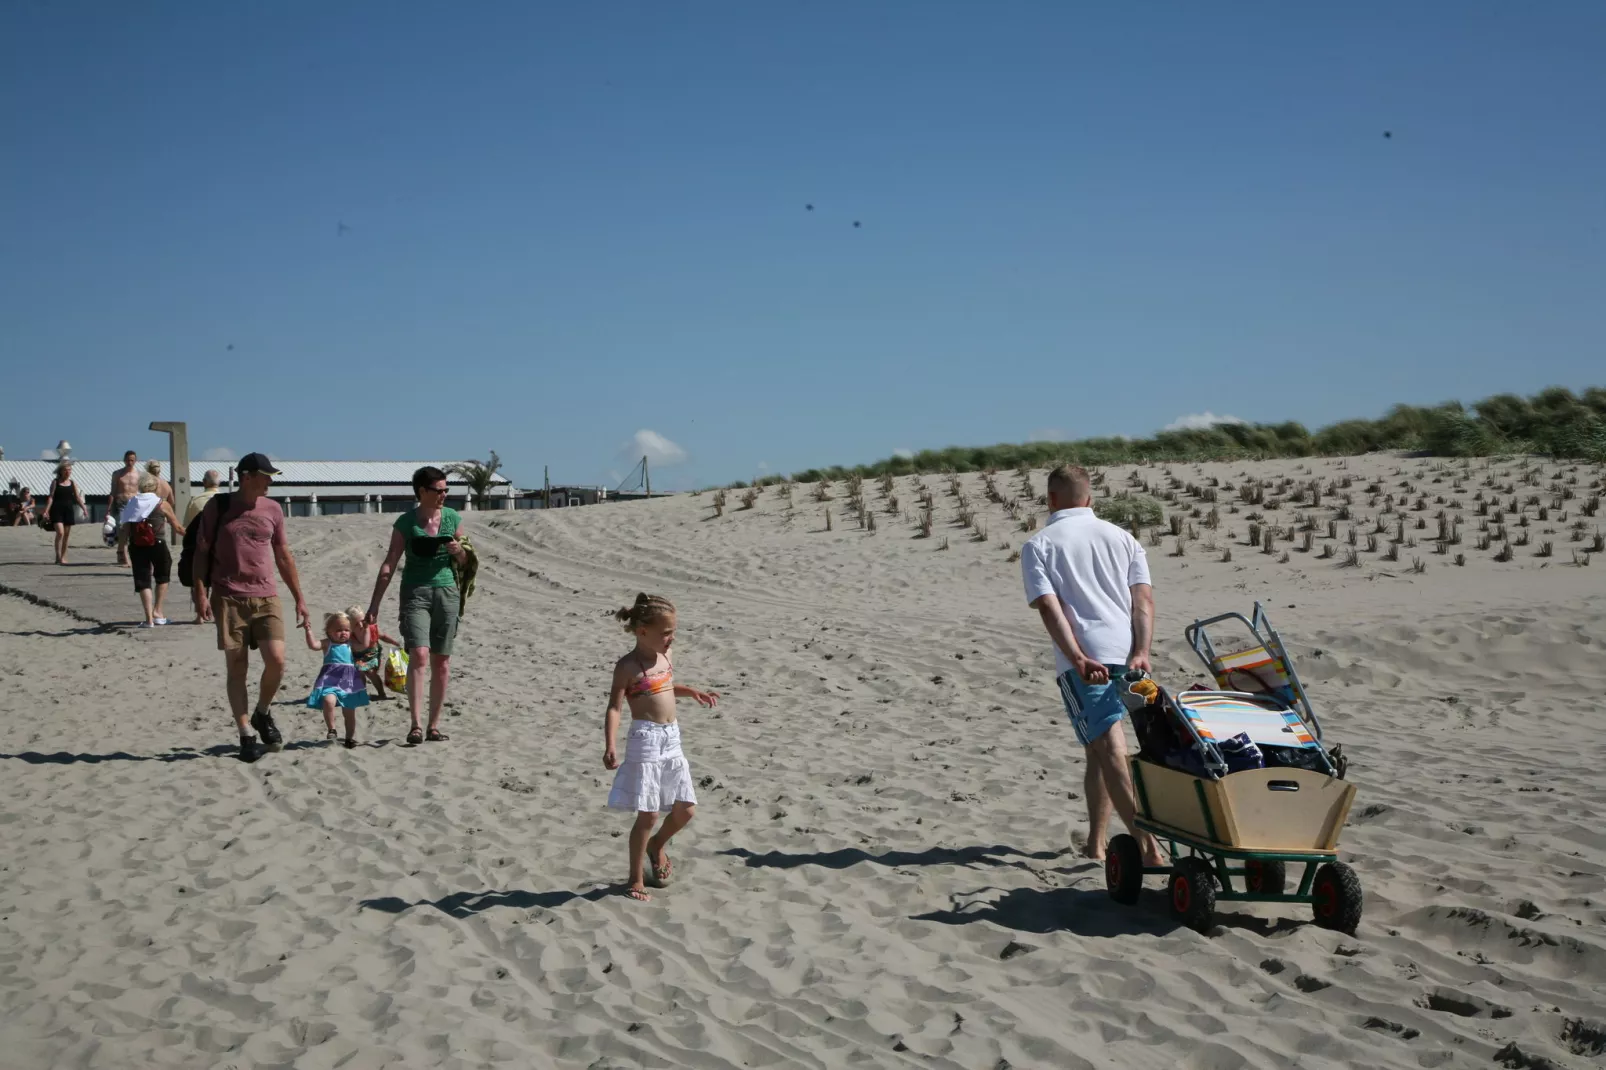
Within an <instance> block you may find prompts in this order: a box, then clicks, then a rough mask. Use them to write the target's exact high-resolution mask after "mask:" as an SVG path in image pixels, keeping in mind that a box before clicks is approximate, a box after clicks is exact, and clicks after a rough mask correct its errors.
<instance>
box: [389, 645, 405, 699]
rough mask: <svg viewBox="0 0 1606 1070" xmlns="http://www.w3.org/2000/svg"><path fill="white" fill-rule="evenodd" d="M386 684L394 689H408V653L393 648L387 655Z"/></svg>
mask: <svg viewBox="0 0 1606 1070" xmlns="http://www.w3.org/2000/svg"><path fill="white" fill-rule="evenodd" d="M385 686H386V687H388V688H390V689H391V690H392V691H406V690H407V653H406V651H402V650H394V649H393V650H391V652H390V653H389V654H387V655H386V656H385Z"/></svg>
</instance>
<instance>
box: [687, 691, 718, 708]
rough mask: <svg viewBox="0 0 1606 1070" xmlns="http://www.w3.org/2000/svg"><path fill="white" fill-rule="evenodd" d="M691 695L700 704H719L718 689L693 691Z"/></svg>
mask: <svg viewBox="0 0 1606 1070" xmlns="http://www.w3.org/2000/svg"><path fill="white" fill-rule="evenodd" d="M691 697H692V698H694V699H696V700H697V702H698V704H699V705H702V706H709V707H713V706H718V705H719V692H718V691H693V692H692V693H691Z"/></svg>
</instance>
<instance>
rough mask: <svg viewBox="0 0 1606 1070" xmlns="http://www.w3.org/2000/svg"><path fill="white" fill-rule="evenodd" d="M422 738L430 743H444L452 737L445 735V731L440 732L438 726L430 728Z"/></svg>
mask: <svg viewBox="0 0 1606 1070" xmlns="http://www.w3.org/2000/svg"><path fill="white" fill-rule="evenodd" d="M424 738H425V739H427V740H429V741H430V742H431V743H445V742H446V741H447V740H448V739H451V738H452V737H451V736H449V735H447V734H446V733H445V732H442V731H441V730H440V729H439V728H431V729H430V730H429V733H428V734H427V735H425V736H424Z"/></svg>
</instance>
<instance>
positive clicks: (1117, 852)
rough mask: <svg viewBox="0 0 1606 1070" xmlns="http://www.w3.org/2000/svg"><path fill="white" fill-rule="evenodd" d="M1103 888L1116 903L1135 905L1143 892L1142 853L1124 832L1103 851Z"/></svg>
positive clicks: (1136, 843) (1134, 841) (1135, 842)
mask: <svg viewBox="0 0 1606 1070" xmlns="http://www.w3.org/2000/svg"><path fill="white" fill-rule="evenodd" d="M1104 887H1105V889H1106V890H1108V891H1109V893H1110V898H1111V899H1113V900H1115V901H1116V902H1117V903H1136V902H1137V901H1138V893H1139V892H1141V891H1143V852H1142V850H1140V849H1139V848H1138V841H1137V840H1134V839H1133V838H1132V837H1131V836H1128V835H1127V834H1126V833H1124V832H1123V833H1121V834H1120V835H1119V836H1116V837H1114V838H1113V839H1111V840H1110V844H1109V846H1108V847H1106V848H1105V849H1104Z"/></svg>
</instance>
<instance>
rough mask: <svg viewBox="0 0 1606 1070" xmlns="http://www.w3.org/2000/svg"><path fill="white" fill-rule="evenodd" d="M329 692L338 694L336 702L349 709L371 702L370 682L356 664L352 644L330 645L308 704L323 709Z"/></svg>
mask: <svg viewBox="0 0 1606 1070" xmlns="http://www.w3.org/2000/svg"><path fill="white" fill-rule="evenodd" d="M325 695H333V696H335V702H336V703H337V704H338V705H340V706H343V707H345V708H346V709H348V710H354V709H356V708H357V707H358V706H366V705H368V685H367V684H366V683H364V682H363V678H362V673H361V672H359V671H358V669H357V666H356V665H353V664H352V661H351V645H350V644H349V643H332V644H330V646H329V650H328V652H327V653H326V654H324V656H323V668H322V669H320V670H318V678H317V679H316V680H314V681H313V682H312V694H310V695H308V696H307V705H308V706H310V707H312V708H313V709H315V710H316V709H320V708H322V706H323V697H324V696H325Z"/></svg>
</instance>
